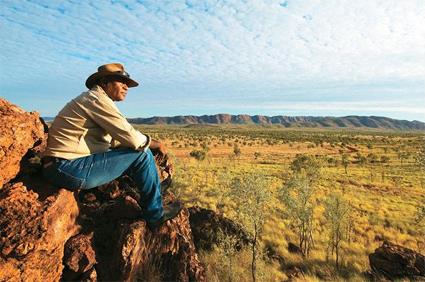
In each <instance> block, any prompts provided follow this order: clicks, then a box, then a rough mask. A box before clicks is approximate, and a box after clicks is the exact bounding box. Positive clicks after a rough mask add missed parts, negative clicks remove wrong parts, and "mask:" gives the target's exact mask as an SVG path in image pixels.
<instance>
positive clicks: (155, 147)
mask: <svg viewBox="0 0 425 282" xmlns="http://www.w3.org/2000/svg"><path fill="white" fill-rule="evenodd" d="M149 149H151V151H152V152H153V153H154V155H157V154H159V155H160V157H161V158H165V155H167V149H165V146H164V145H163V144H162V143H161V142H159V141H157V140H155V139H151V143H150V145H149Z"/></svg>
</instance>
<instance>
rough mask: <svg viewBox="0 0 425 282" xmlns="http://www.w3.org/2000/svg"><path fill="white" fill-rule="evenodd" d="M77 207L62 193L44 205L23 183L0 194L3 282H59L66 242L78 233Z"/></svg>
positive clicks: (72, 198) (0, 245) (0, 255)
mask: <svg viewBox="0 0 425 282" xmlns="http://www.w3.org/2000/svg"><path fill="white" fill-rule="evenodd" d="M77 216H78V206H77V202H76V200H75V197H74V195H73V193H72V192H70V191H67V190H64V189H61V190H59V191H58V192H57V193H55V194H54V195H51V196H49V197H47V198H46V199H45V200H44V201H41V200H40V199H39V198H38V194H37V193H35V192H33V191H30V190H29V189H27V187H25V186H24V185H23V184H22V183H20V182H19V183H14V184H10V183H9V184H6V185H5V187H4V188H3V189H2V190H0V226H1V227H2V229H1V232H0V251H1V253H0V269H1V270H2V271H0V281H58V280H59V279H60V277H61V275H62V269H63V265H62V258H63V253H64V246H65V242H66V241H67V240H68V239H69V238H70V237H71V236H73V235H74V234H76V233H77V231H78V229H79V226H78V225H77V224H76V218H77Z"/></svg>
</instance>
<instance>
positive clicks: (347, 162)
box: [341, 154, 350, 174]
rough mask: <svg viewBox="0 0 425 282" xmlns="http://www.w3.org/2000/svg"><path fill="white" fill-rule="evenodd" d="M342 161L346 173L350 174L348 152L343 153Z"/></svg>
mask: <svg viewBox="0 0 425 282" xmlns="http://www.w3.org/2000/svg"><path fill="white" fill-rule="evenodd" d="M341 163H342V165H343V166H344V169H345V174H348V171H347V168H348V164H349V163H350V161H349V160H348V155H347V154H342V156H341Z"/></svg>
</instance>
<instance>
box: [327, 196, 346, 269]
mask: <svg viewBox="0 0 425 282" xmlns="http://www.w3.org/2000/svg"><path fill="white" fill-rule="evenodd" d="M350 213H351V208H350V206H349V204H348V203H347V202H346V201H345V200H344V199H343V198H342V196H341V195H340V194H336V193H334V194H331V195H330V196H329V197H328V198H327V199H326V201H325V218H326V221H327V225H328V230H329V234H328V247H327V251H326V258H327V259H328V257H329V253H330V254H331V255H332V256H333V255H335V266H336V267H337V268H339V265H340V251H341V242H343V241H344V240H346V239H347V238H348V230H349V224H350V222H349V221H350Z"/></svg>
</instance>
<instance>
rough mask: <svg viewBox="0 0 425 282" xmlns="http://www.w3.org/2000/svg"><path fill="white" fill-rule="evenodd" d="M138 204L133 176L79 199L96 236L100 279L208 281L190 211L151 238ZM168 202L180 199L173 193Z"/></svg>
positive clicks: (84, 193)
mask: <svg viewBox="0 0 425 282" xmlns="http://www.w3.org/2000/svg"><path fill="white" fill-rule="evenodd" d="M138 198H139V195H138V192H137V189H135V188H134V185H133V184H132V182H131V180H130V179H129V178H128V177H127V176H123V177H120V178H119V179H117V180H116V181H113V182H111V183H108V184H107V185H103V186H101V187H98V188H95V189H91V190H89V191H81V192H80V194H79V203H80V208H81V214H80V218H81V219H82V220H83V222H82V224H83V226H84V227H85V229H88V230H93V232H94V237H93V242H92V245H93V249H94V250H95V253H96V260H97V264H96V266H95V268H96V271H97V276H98V279H99V280H101V281H103V280H117V281H134V280H136V279H139V280H143V281H151V280H155V281H157V280H159V281H161V280H162V281H205V271H204V267H203V265H202V264H201V262H200V261H199V259H198V256H197V253H196V249H195V245H194V243H193V239H192V232H191V229H190V225H189V212H188V210H187V209H183V210H182V211H181V212H180V214H179V215H178V216H177V217H176V218H174V219H172V220H170V221H168V222H167V223H165V224H164V225H163V226H162V227H160V228H159V229H158V230H157V231H155V232H151V230H150V229H149V228H147V226H146V222H145V221H143V220H141V219H140V215H141V213H142V209H141V207H140V206H139V204H138V201H137V200H136V199H138ZM163 201H164V203H165V204H168V203H171V202H173V201H175V199H174V196H173V195H172V194H171V193H167V194H166V195H164V197H163ZM77 264H78V263H77ZM73 279H74V278H73Z"/></svg>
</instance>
